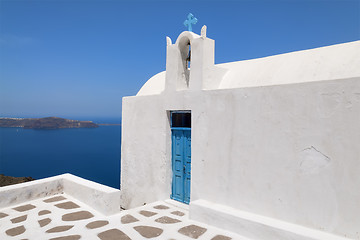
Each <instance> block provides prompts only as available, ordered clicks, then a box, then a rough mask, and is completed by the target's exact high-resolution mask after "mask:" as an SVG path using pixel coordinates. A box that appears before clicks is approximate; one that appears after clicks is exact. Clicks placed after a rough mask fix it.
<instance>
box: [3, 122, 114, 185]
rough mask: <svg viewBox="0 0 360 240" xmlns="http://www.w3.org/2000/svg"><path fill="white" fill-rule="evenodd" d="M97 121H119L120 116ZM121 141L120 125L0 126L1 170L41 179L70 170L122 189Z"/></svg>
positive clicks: (6, 173) (17, 175)
mask: <svg viewBox="0 0 360 240" xmlns="http://www.w3.org/2000/svg"><path fill="white" fill-rule="evenodd" d="M73 119H76V118H73ZM77 120H80V119H77ZM83 120H86V119H83ZM87 120H93V119H87ZM94 122H95V123H120V120H118V121H117V120H114V119H108V120H105V119H103V120H99V119H97V120H94ZM120 142H121V126H100V127H98V128H78V129H76V128H71V129H57V130H34V129H23V128H0V174H4V175H7V176H14V177H24V176H30V177H33V178H35V179H41V178H45V177H51V176H55V175H58V174H63V173H71V174H74V175H77V176H79V177H82V178H85V179H89V180H92V181H95V182H98V183H101V184H105V185H108V186H110V187H114V188H118V189H119V188H120V151H121V150H120Z"/></svg>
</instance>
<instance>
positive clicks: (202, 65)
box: [165, 25, 215, 91]
mask: <svg viewBox="0 0 360 240" xmlns="http://www.w3.org/2000/svg"><path fill="white" fill-rule="evenodd" d="M166 42H167V51H166V80H165V91H184V90H201V89H203V88H204V87H205V85H206V84H204V83H206V82H207V79H206V78H207V76H208V75H209V72H211V71H212V70H213V68H214V49H215V41H214V40H212V39H210V38H207V37H206V26H205V25H204V26H203V27H202V29H201V36H199V35H197V34H195V33H193V32H190V31H184V32H182V33H181V34H180V35H179V37H178V38H177V40H176V42H175V44H172V42H171V39H170V38H169V37H166Z"/></svg>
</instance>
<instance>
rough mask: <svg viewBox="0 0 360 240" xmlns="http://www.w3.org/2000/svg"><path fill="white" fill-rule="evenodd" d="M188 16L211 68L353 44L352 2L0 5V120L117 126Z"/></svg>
mask: <svg viewBox="0 0 360 240" xmlns="http://www.w3.org/2000/svg"><path fill="white" fill-rule="evenodd" d="M189 12H191V13H193V14H194V15H195V17H197V18H198V23H197V24H196V25H195V26H194V27H193V31H194V32H195V33H198V34H199V33H200V29H201V27H202V25H207V27H208V31H207V35H208V37H210V38H212V39H214V40H215V41H216V42H215V44H216V47H215V62H216V63H223V62H231V61H239V60H244V59H252V58H258V57H264V56H269V55H275V54H280V53H286V52H291V51H297V50H303V49H309V48H316V47H321V46H327V45H332V44H338V43H344V42H349V41H355V40H359V39H360V1H359V0H350V1H347V0H343V1H340V0H339V1H325V0H321V1H311V0H310V1H296V0H293V1H291V0H289V1H265V0H264V1H115V0H105V1H100V0H99V1H96V0H91V1H90V0H89V1H85V0H76V1H72V0H63V1H56V0H48V1H45V0H42V1H34V0H26V1H20V0H13V1H7V0H0V116H18V117H20V116H25V117H45V116H59V117H71V118H82V119H83V118H89V120H91V118H93V117H120V115H121V99H122V97H123V96H131V95H135V94H136V93H137V91H138V90H139V89H140V88H141V86H142V85H143V84H144V83H145V82H146V80H147V79H149V78H150V77H151V76H153V75H155V74H156V73H158V72H160V71H163V70H165V60H166V52H165V51H166V41H165V37H166V36H169V37H170V38H171V39H172V40H173V42H174V41H175V40H176V38H177V36H178V35H179V34H180V33H181V32H182V31H184V30H186V28H185V26H183V22H184V20H185V18H186V16H187V14H188V13H189Z"/></svg>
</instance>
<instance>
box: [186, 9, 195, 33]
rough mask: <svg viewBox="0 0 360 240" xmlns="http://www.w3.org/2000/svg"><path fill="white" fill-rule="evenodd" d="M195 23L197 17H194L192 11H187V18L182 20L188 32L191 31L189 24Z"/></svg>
mask: <svg viewBox="0 0 360 240" xmlns="http://www.w3.org/2000/svg"><path fill="white" fill-rule="evenodd" d="M196 23H197V18H196V17H194V15H193V14H192V13H189V15H188V16H187V19H186V20H185V22H184V25H185V26H186V27H188V31H189V32H192V26H191V24H196Z"/></svg>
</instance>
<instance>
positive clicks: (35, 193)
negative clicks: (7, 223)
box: [0, 173, 120, 216]
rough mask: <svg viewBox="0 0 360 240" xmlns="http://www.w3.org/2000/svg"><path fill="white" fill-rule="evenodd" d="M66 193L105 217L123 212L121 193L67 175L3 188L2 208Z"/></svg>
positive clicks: (0, 201) (1, 191)
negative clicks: (121, 209) (121, 210)
mask: <svg viewBox="0 0 360 240" xmlns="http://www.w3.org/2000/svg"><path fill="white" fill-rule="evenodd" d="M62 193H66V194H68V195H70V196H72V197H74V198H76V199H77V200H79V201H81V202H83V203H85V204H86V205H88V206H90V207H91V208H93V209H95V210H97V211H98V212H100V213H102V214H104V215H105V216H109V215H113V214H116V213H119V212H120V190H118V189H115V188H111V187H108V186H105V185H102V184H99V183H95V182H92V181H89V180H86V179H83V178H80V177H77V176H74V175H72V174H69V173H66V174H62V175H58V176H54V177H49V178H44V179H40V180H34V181H31V182H26V183H20V184H15V185H10V186H5V187H1V188H0V209H1V208H6V207H11V206H14V205H17V204H21V203H24V202H28V201H31V200H35V199H39V198H43V197H47V196H52V195H56V194H62Z"/></svg>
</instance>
